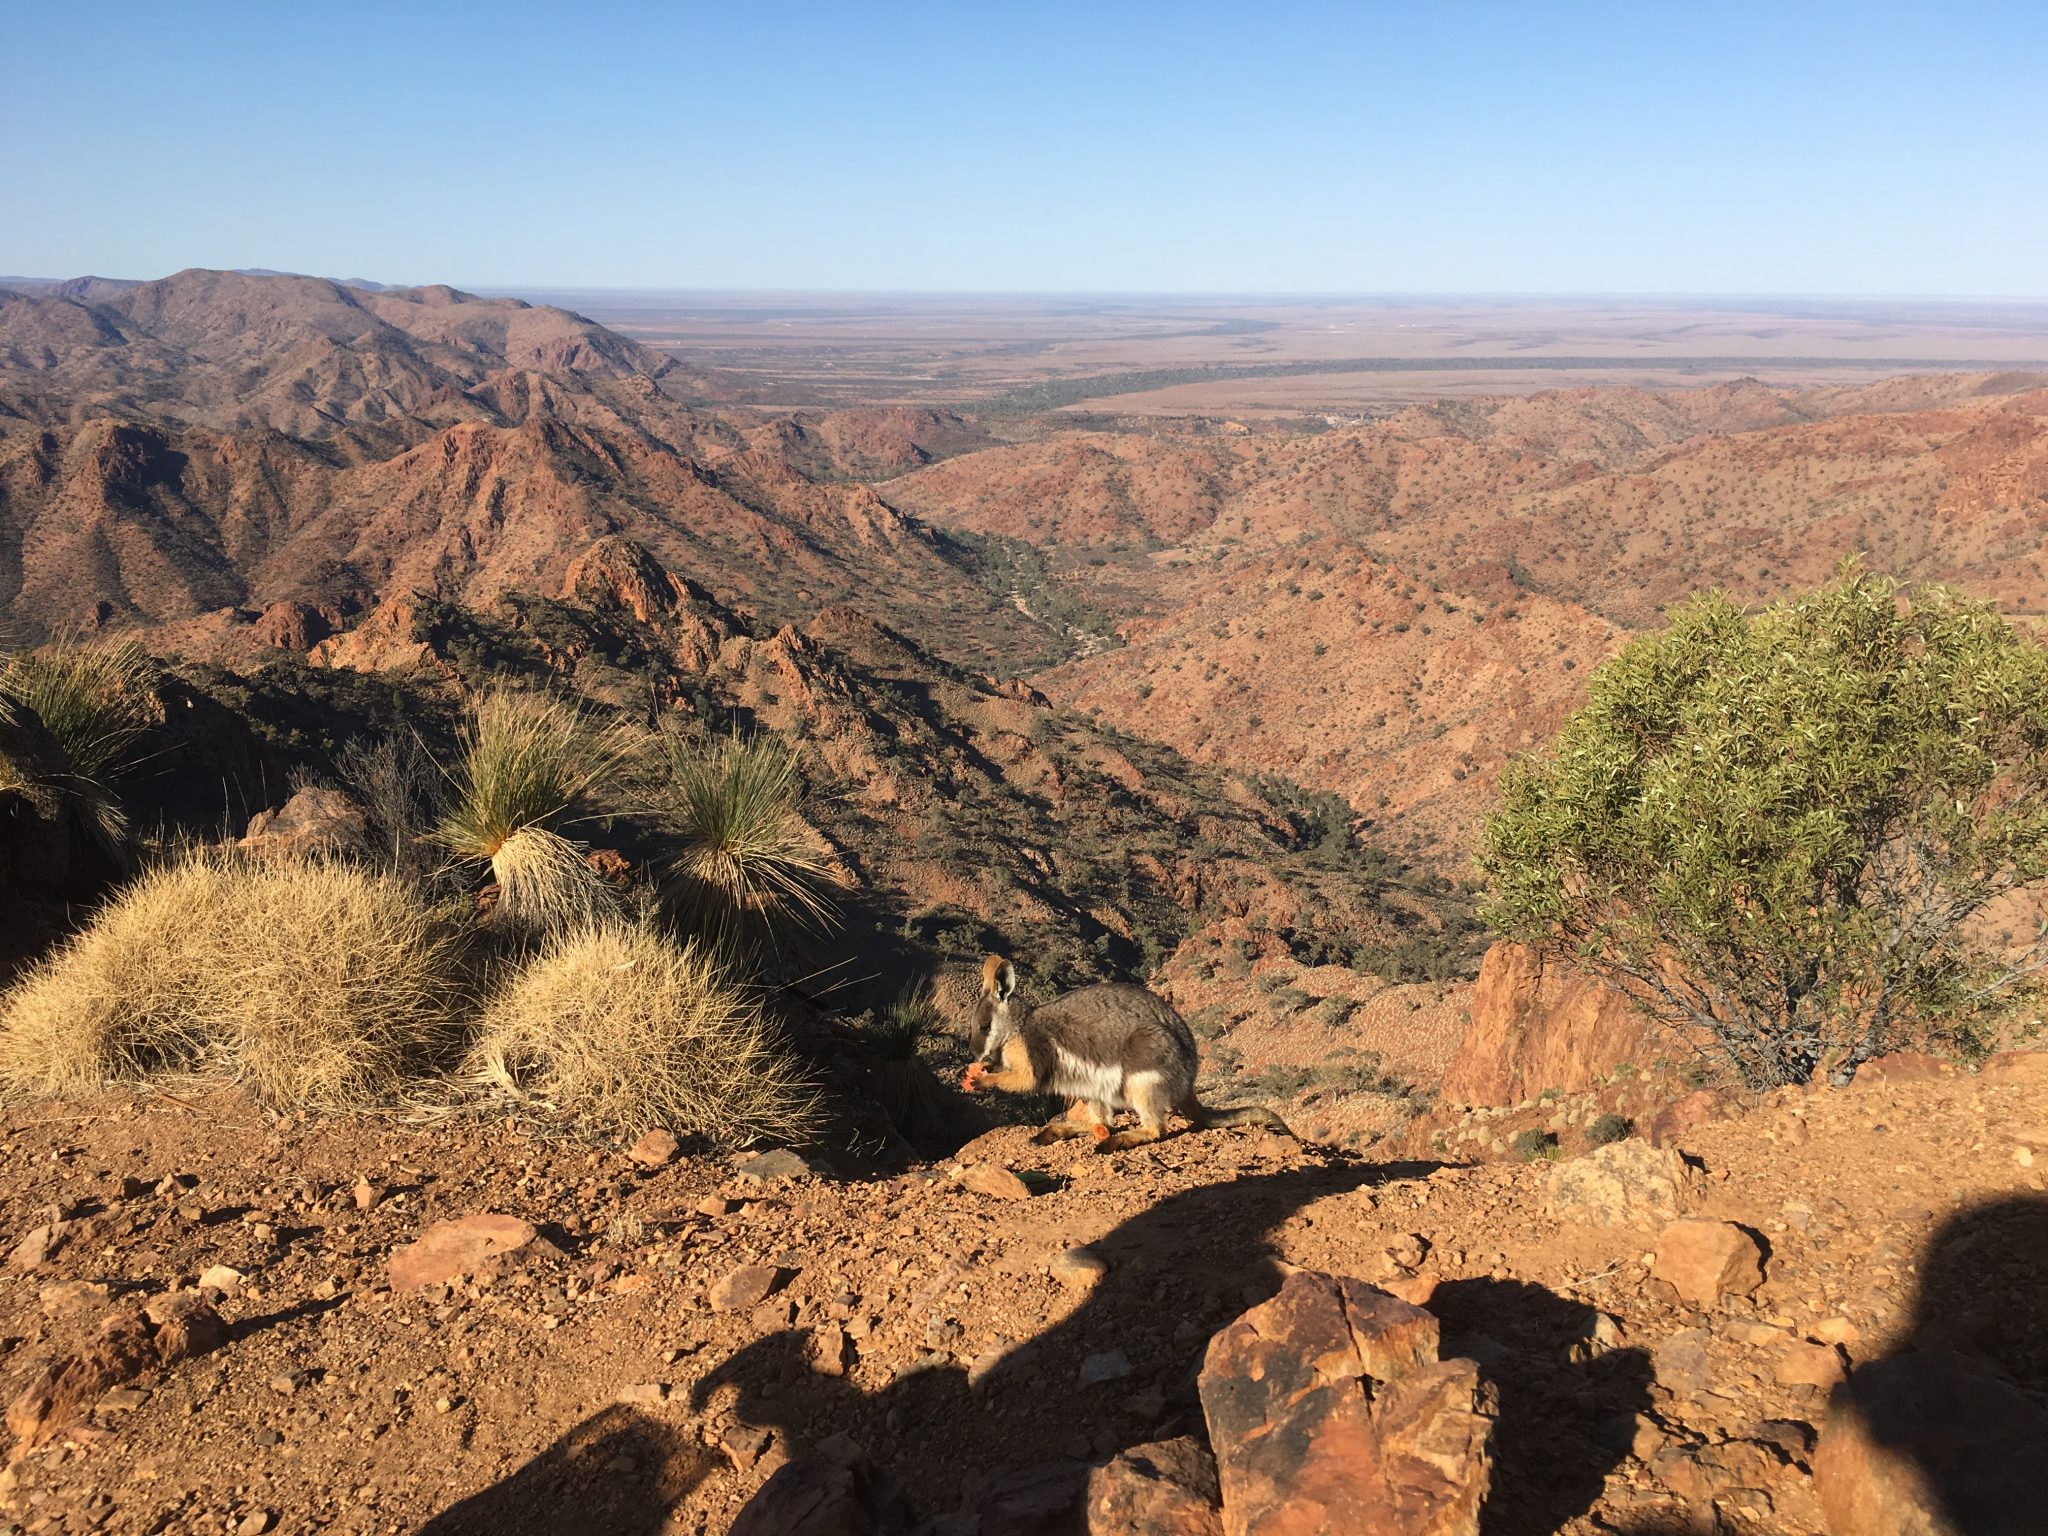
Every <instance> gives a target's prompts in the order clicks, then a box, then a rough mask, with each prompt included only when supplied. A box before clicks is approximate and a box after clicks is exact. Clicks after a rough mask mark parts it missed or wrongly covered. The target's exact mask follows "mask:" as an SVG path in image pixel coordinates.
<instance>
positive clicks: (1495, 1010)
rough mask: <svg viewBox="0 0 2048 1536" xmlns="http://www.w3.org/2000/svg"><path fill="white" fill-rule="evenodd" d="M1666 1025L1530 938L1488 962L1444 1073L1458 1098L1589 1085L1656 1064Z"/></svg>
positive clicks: (1485, 1101)
mask: <svg viewBox="0 0 2048 1536" xmlns="http://www.w3.org/2000/svg"><path fill="white" fill-rule="evenodd" d="M1656 1031H1657V1026H1656V1025H1655V1024H1653V1023H1652V1022H1651V1021H1650V1020H1648V1019H1646V1018H1644V1017H1643V1015H1642V1014H1641V1013H1639V1012H1638V1011H1637V1010H1636V1007H1635V1005H1634V1004H1633V1003H1631V1002H1630V1001H1629V999H1628V997H1627V996H1626V995H1625V994H1623V993H1621V992H1618V991H1616V990H1615V989H1614V988H1612V987H1609V986H1607V985H1605V984H1604V983H1602V982H1598V981H1595V980H1593V979H1592V978H1591V977H1589V976H1585V975H1581V974H1580V973H1579V972H1577V971H1574V970H1572V969H1571V968H1570V967H1569V966H1567V965H1565V964H1563V963H1561V962H1559V961H1557V960H1554V959H1547V958H1546V957H1545V956H1543V955H1542V954H1541V953H1539V952H1538V951H1536V950H1534V949H1531V948H1529V947H1528V946H1526V945H1522V944H1496V945H1494V946H1493V947H1492V948H1491V949H1489V950H1488V951H1487V952H1486V957H1485V958H1484V959H1483V960H1481V961H1480V963H1479V981H1478V984H1477V985H1476V986H1475V987H1474V988H1473V991H1472V1022H1471V1024H1470V1025H1468V1026H1467V1027H1466V1030H1465V1035H1464V1038H1463V1040H1462V1041H1460V1043H1459V1046H1458V1050H1457V1054H1456V1055H1454V1056H1453V1057H1452V1058H1451V1064H1450V1066H1449V1067H1448V1068H1447V1069H1446V1070H1445V1072H1444V1078H1443V1090H1442V1092H1443V1098H1444V1100H1445V1102H1447V1103H1451V1104H1474V1105H1499V1104H1518V1103H1520V1102H1521V1101H1522V1100H1524V1099H1533V1098H1535V1097H1536V1095H1538V1094H1539V1093H1541V1092H1542V1091H1543V1090H1544V1089H1546V1088H1556V1089H1559V1090H1561V1091H1563V1092H1565V1093H1579V1092H1582V1091H1584V1090H1585V1089H1588V1088H1591V1087H1593V1086H1595V1085H1596V1084H1597V1083H1598V1082H1599V1081H1600V1080H1601V1079H1602V1078H1604V1077H1606V1076H1607V1075H1608V1074H1609V1073H1610V1072H1612V1071H1613V1070H1614V1069H1615V1068H1616V1067H1618V1066H1622V1065H1624V1064H1634V1065H1638V1066H1643V1065H1647V1064H1648V1061H1649V1059H1650V1058H1651V1057H1652V1056H1654V1055H1655V1054H1656V1052H1655V1051H1654V1050H1653V1049H1652V1041H1653V1036H1654V1034H1655V1032H1656Z"/></svg>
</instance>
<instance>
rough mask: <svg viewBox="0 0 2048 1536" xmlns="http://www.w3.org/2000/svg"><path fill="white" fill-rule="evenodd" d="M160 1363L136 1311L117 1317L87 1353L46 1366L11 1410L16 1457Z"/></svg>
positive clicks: (103, 1328)
mask: <svg viewBox="0 0 2048 1536" xmlns="http://www.w3.org/2000/svg"><path fill="white" fill-rule="evenodd" d="M157 1363H158V1360H157V1350H156V1344H155V1342H154V1341H153V1340H152V1339H151V1337H150V1331H149V1324H148V1323H147V1322H145V1321H144V1320H143V1318H142V1317H141V1316H140V1315H139V1314H137V1313H134V1312H125V1311H124V1312H116V1313H114V1314H113V1315H112V1316H110V1317H109V1318H108V1319H107V1320H106V1321H105V1322H104V1323H102V1324H101V1325H100V1331H99V1336H98V1337H97V1338H95V1339H94V1340H93V1341H92V1343H91V1344H90V1345H88V1346H87V1347H86V1349H85V1350H84V1351H82V1352H81V1353H79V1354H76V1355H71V1356H68V1357H66V1358H65V1359H62V1360H55V1361H52V1362H50V1363H49V1364H47V1365H45V1366H43V1367H42V1369H41V1370H40V1371H38V1372H37V1374H36V1375H35V1376H34V1377H33V1378H32V1379H31V1380H30V1381H29V1383H28V1385H27V1386H25V1387H24V1388H22V1390H21V1392H20V1393H19V1394H18V1395H17V1396H16V1397H15V1399H14V1401H13V1402H11V1403H9V1404H8V1405H7V1427H8V1428H9V1429H11V1430H12V1431H14V1435H15V1451H16V1453H17V1454H19V1453H20V1452H22V1451H26V1450H29V1449H31V1448H33V1447H35V1446H38V1445H41V1444H43V1443H44V1442H45V1441H48V1440H52V1439H54V1438H55V1437H56V1436H58V1435H59V1434H61V1433H63V1432H64V1431H65V1430H66V1429H68V1428H69V1427H70V1426H71V1425H73V1424H75V1423H77V1422H78V1420H80V1419H82V1418H84V1417H85V1415H86V1414H87V1413H88V1412H90V1411H91V1409H92V1406H93V1404H94V1403H96V1402H98V1401H99V1400H100V1398H101V1396H102V1395H103V1394H105V1393H106V1392H107V1391H109V1390H110V1389H112V1388H114V1387H118V1386H119V1385H121V1383H122V1382H124V1381H133V1380H134V1379H135V1378H136V1377H137V1376H140V1375H141V1374H142V1373H143V1372H144V1371H147V1370H150V1369H153V1368H154V1367H155V1366H156V1365H157Z"/></svg>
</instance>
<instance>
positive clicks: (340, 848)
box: [240, 785, 370, 858]
mask: <svg viewBox="0 0 2048 1536" xmlns="http://www.w3.org/2000/svg"><path fill="white" fill-rule="evenodd" d="M369 840H370V823H369V819H368V818H367V817H366V816H365V815H364V814H363V811H362V807H360V806H359V805H357V804H356V803H355V801H353V800H351V799H349V797H348V796H347V795H345V794H343V793H342V792H341V791H340V790H338V789H322V788H320V787H318V786H317V785H308V786H307V787H306V788H304V789H302V790H300V791H299V792H298V793H296V794H295V795H293V796H292V797H291V799H289V800H287V801H285V803H284V804H283V805H282V806H280V807H279V808H278V809H276V810H274V811H258V812H257V813H256V814H255V815H254V816H251V817H250V818H249V826H248V830H247V831H245V832H244V833H243V834H242V841H241V844H240V847H241V849H242V851H243V852H244V853H253V854H257V855H259V856H261V857H264V858H302V857H305V856H306V855H309V854H320V853H351V852H356V851H359V850H361V849H362V848H364V847H366V846H368V844H369Z"/></svg>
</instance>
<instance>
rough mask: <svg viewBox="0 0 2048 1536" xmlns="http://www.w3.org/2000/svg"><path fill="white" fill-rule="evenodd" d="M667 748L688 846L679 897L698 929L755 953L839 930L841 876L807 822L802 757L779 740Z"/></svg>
mask: <svg viewBox="0 0 2048 1536" xmlns="http://www.w3.org/2000/svg"><path fill="white" fill-rule="evenodd" d="M665 745H666V749H667V753H668V766H669V779H670V783H671V784H672V785H673V787H674V789H675V792H676V797H677V800H678V812H679V819H680V822H681V831H682V838H683V850H682V852H681V853H680V854H678V855H677V857H676V859H675V863H674V865H673V874H674V885H675V896H676V899H677V902H678V905H679V906H680V908H681V910H682V912H683V915H684V918H685V921H686V922H687V923H688V925H689V926H690V927H691V928H692V929H693V931H695V932H697V933H698V934H700V935H703V936H705V937H707V938H709V939H711V940H713V941H714V942H717V943H720V944H721V945H722V946H725V947H733V946H739V947H748V946H750V945H751V944H752V943H753V942H754V941H755V940H756V939H758V938H760V937H768V938H772V937H773V936H774V933H775V931H776V930H777V929H778V928H779V927H787V926H795V927H806V926H821V925H823V924H825V923H827V922H829V921H830V919H831V915H832V908H831V904H830V901H829V900H828V897H827V892H828V891H829V890H830V888H831V886H832V883H833V878H832V868H831V865H830V864H829V863H828V862H827V860H826V856H825V851H824V849H823V848H822V847H821V843H820V839H819V837H818V835H817V833H816V832H815V831H814V830H813V829H812V828H811V826H810V824H809V823H808V822H806V821H805V820H804V818H803V815H802V804H803V782H802V779H801V777H800V775H799V772H798V764H797V756H796V752H795V750H794V749H793V748H792V747H790V746H789V745H788V744H787V743H785V742H782V741H780V740H777V739H775V738H773V737H757V738H756V739H754V740H752V741H741V740H739V739H738V738H737V737H735V738H733V739H731V740H729V741H726V742H724V743H722V744H720V745H718V746H716V747H714V748H712V749H710V750H709V751H701V750H697V749H695V748H693V747H691V746H689V745H688V744H686V743H684V742H682V741H680V740H678V739H677V738H675V737H670V738H668V739H667V741H666V743H665Z"/></svg>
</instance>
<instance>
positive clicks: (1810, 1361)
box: [1772, 1340, 1846, 1392]
mask: <svg viewBox="0 0 2048 1536" xmlns="http://www.w3.org/2000/svg"><path fill="white" fill-rule="evenodd" d="M1844 1374H1846V1373H1845V1372H1844V1370H1843V1367H1842V1352H1841V1351H1840V1350H1839V1349H1837V1348H1835V1346H1834V1345H1832V1344H1808V1343H1806V1342H1805V1341H1803V1340H1795V1341H1794V1342H1792V1343H1790V1344H1788V1345H1786V1346H1785V1352H1784V1354H1782V1355H1780V1356H1779V1357H1778V1365H1777V1369H1776V1370H1775V1371H1774V1372H1773V1373H1772V1375H1773V1377H1774V1378H1775V1380H1776V1381H1777V1383H1778V1385H1779V1386H1781V1387H1814V1388H1817V1389H1818V1390H1820V1391H1823V1392H1825V1391H1827V1390H1829V1389H1830V1388H1832V1387H1834V1386H1835V1385H1836V1384H1837V1383H1839V1382H1840V1381H1841V1380H1842V1377H1843V1376H1844Z"/></svg>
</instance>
